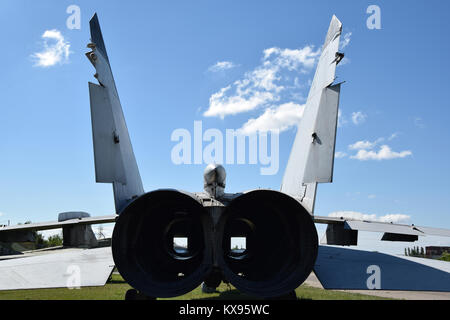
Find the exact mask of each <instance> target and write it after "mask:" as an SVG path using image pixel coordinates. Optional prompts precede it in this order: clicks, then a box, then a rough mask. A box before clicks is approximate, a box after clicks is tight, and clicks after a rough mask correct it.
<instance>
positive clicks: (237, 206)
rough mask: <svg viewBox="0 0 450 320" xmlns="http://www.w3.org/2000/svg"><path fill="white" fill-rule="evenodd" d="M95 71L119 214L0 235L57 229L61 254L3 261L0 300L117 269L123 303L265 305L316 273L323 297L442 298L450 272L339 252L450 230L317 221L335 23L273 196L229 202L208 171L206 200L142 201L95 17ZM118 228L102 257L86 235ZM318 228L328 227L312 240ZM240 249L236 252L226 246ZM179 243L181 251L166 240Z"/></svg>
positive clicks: (95, 98)
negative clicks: (206, 293)
mask: <svg viewBox="0 0 450 320" xmlns="http://www.w3.org/2000/svg"><path fill="white" fill-rule="evenodd" d="M90 28H91V43H89V45H88V47H89V48H90V49H91V51H90V52H88V53H87V54H86V55H87V57H88V59H89V61H90V62H91V63H92V65H93V66H94V68H95V69H96V73H95V78H96V79H97V83H89V93H90V104H91V119H92V131H93V145H94V158H95V170H96V181H97V182H99V183H112V186H113V192H114V201H115V208H116V214H113V215H110V216H105V217H90V216H89V214H86V213H80V212H69V213H63V214H60V215H59V219H58V221H57V222H49V223H36V224H28V225H20V226H10V227H3V228H1V229H0V241H2V242H13V241H20V239H23V238H27V237H29V232H30V231H36V230H47V229H53V228H62V229H63V237H64V246H63V248H60V249H56V250H44V251H42V250H41V251H39V252H31V253H25V254H17V255H12V256H11V255H10V256H3V257H2V258H1V260H0V290H11V289H31V288H51V287H66V286H79V287H83V286H99V285H104V284H105V282H106V280H107V279H108V276H109V275H110V273H111V272H112V269H113V268H114V266H116V267H117V269H118V271H119V272H120V274H121V275H122V276H123V278H124V279H125V280H126V281H127V282H128V283H129V284H130V285H131V286H132V287H133V288H134V289H133V290H132V291H130V292H129V293H128V297H131V296H133V294H134V296H136V295H137V294H140V295H143V296H146V297H153V298H155V297H176V296H180V295H182V294H185V293H187V292H189V291H191V290H193V289H194V288H196V287H197V286H199V285H200V284H201V283H202V282H203V283H204V285H205V287H206V288H215V287H217V286H218V285H219V284H220V282H221V281H226V282H229V283H231V284H233V285H234V286H235V287H236V288H237V289H238V290H240V291H241V292H244V293H247V294H250V295H253V296H258V297H264V298H274V297H280V296H283V295H286V294H289V293H291V292H292V291H293V290H294V289H295V288H297V287H298V286H300V285H301V284H302V283H303V282H304V281H305V279H306V278H307V277H308V276H309V275H310V273H311V272H314V273H315V274H316V275H317V277H318V278H319V280H320V282H321V283H322V285H323V287H324V288H326V289H366V290H367V289H375V290H376V289H382V290H424V291H450V263H449V262H444V261H437V260H431V259H421V258H412V257H403V256H393V255H388V254H382V253H377V252H368V251H361V250H354V249H349V248H343V247H342V246H352V245H357V239H358V231H374V232H383V233H384V235H383V238H382V239H381V240H383V241H415V240H417V239H418V237H419V236H426V235H439V236H450V231H449V230H444V229H437V228H428V227H418V226H414V225H399V224H393V223H380V222H372V221H357V220H351V219H346V218H344V217H342V218H331V217H319V216H315V215H314V204H315V200H316V191H317V185H318V184H319V183H330V182H332V178H333V169H334V154H335V141H336V128H337V119H338V105H339V95H340V91H341V84H340V83H335V79H336V76H335V72H336V66H337V64H338V63H339V62H340V61H341V60H342V58H343V54H342V53H340V52H339V51H338V49H339V41H340V36H341V32H342V23H341V22H340V21H339V20H338V18H336V17H335V16H333V17H332V19H331V23H330V26H329V29H328V33H327V35H326V38H325V43H324V45H323V48H322V53H321V56H320V60H319V62H318V65H317V70H316V73H315V76H314V80H313V82H312V85H311V89H310V92H309V96H308V99H307V104H306V108H305V112H304V115H303V118H302V120H301V122H300V123H299V129H298V133H297V136H296V138H295V141H294V144H293V147H292V151H291V154H290V158H289V161H288V164H287V168H286V171H285V173H284V177H283V180H282V183H281V188H280V191H273V190H260V189H258V190H250V191H243V192H241V193H235V194H230V193H226V192H225V186H226V172H225V169H224V167H223V166H222V165H218V164H211V165H209V166H208V167H207V168H206V170H205V172H204V177H203V178H204V191H203V192H194V193H192V192H187V191H182V190H174V189H160V190H155V191H151V192H145V191H144V188H143V185H142V181H141V177H140V174H139V170H138V166H137V163H136V159H135V156H134V153H133V148H132V145H131V141H130V137H129V134H128V129H127V126H126V123H125V118H124V115H123V111H122V107H121V103H120V99H119V95H118V91H117V88H116V85H115V82H114V77H113V74H112V71H111V64H110V61H109V58H108V54H107V51H106V47H105V43H104V40H103V36H102V33H101V30H100V25H99V21H98V17H97V15H94V17H93V18H92V20H91V21H90ZM106 222H115V227H114V231H113V235H112V243H111V246H106V247H99V243H98V241H97V239H96V238H95V236H94V235H93V232H92V229H91V227H90V225H91V224H98V223H106ZM315 223H323V224H327V225H328V227H327V230H326V234H325V237H324V238H323V239H322V240H321V244H320V245H319V239H318V235H317V231H316V227H315ZM236 237H240V238H245V242H246V246H245V248H244V249H241V250H233V248H231V239H232V238H236ZM176 238H184V239H186V245H185V247H184V248H180V247H179V246H177V245H175V244H174V239H176Z"/></svg>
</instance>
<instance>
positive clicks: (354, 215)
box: [328, 211, 411, 223]
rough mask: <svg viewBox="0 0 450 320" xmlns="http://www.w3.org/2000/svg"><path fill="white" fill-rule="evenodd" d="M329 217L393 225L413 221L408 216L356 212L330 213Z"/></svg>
mask: <svg viewBox="0 0 450 320" xmlns="http://www.w3.org/2000/svg"><path fill="white" fill-rule="evenodd" d="M328 216H329V217H334V218H341V217H343V218H346V219H355V220H366V221H377V222H393V223H400V222H405V221H408V220H410V219H411V216H408V215H406V214H387V215H384V216H381V217H377V215H376V214H365V213H361V212H355V211H337V212H332V213H330V214H329V215H328Z"/></svg>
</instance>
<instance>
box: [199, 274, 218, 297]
mask: <svg viewBox="0 0 450 320" xmlns="http://www.w3.org/2000/svg"><path fill="white" fill-rule="evenodd" d="M221 282H222V273H221V272H220V270H213V271H212V272H211V273H210V274H209V275H208V276H207V277H206V278H205V281H204V282H203V283H202V292H203V293H214V292H216V291H217V290H216V289H217V287H218V286H220V283H221Z"/></svg>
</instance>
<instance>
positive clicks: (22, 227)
mask: <svg viewBox="0 0 450 320" xmlns="http://www.w3.org/2000/svg"><path fill="white" fill-rule="evenodd" d="M116 217H117V215H115V214H114V215H110V216H101V217H86V218H78V219H70V220H66V221H50V222H38V223H28V224H19V225H15V226H7V227H0V233H8V232H16V231H26V230H32V231H43V230H53V229H60V228H63V227H68V226H75V225H92V224H103V223H113V222H115V221H116Z"/></svg>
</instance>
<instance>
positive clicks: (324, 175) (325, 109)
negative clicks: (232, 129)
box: [281, 16, 342, 214]
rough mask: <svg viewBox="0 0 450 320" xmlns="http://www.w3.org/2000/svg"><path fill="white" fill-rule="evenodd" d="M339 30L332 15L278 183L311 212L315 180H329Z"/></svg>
mask: <svg viewBox="0 0 450 320" xmlns="http://www.w3.org/2000/svg"><path fill="white" fill-rule="evenodd" d="M341 32H342V24H341V22H340V21H339V20H338V19H337V18H336V17H335V16H333V18H332V21H331V23H330V28H329V30H328V33H327V37H326V40H325V44H324V47H323V51H322V55H321V56H320V59H319V63H318V65H317V69H316V73H315V76H314V80H313V82H312V85H311V89H310V91H309V95H308V99H307V102H306V107H305V111H304V113H303V117H302V120H301V121H300V124H299V127H298V132H297V136H296V137H295V140H294V144H293V147H292V150H291V154H290V157H289V161H288V164H287V167H286V170H285V172H284V176H283V181H282V184H281V192H283V193H286V194H289V195H291V196H293V197H295V198H296V199H299V200H300V201H301V202H302V203H303V205H304V206H305V207H306V208H307V209H308V210H309V211H310V213H311V214H312V213H314V203H315V195H316V187H317V185H316V183H325V182H331V181H332V176H333V162H334V146H335V140H336V126H337V112H338V105H339V92H340V86H339V85H337V86H333V87H330V85H331V84H332V83H333V82H334V80H335V72H336V62H337V60H336V54H337V52H338V49H339V39H340V35H341ZM305 188H306V190H305Z"/></svg>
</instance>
